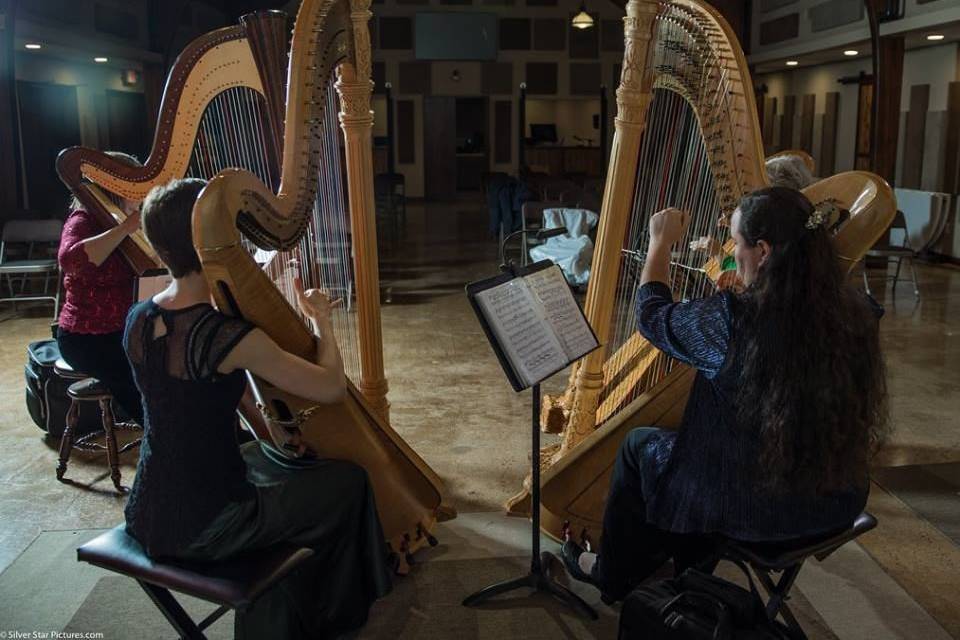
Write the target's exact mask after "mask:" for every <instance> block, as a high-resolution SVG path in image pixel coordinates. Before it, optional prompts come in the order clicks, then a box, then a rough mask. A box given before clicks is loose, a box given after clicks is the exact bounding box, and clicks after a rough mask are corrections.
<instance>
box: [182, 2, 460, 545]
mask: <svg viewBox="0 0 960 640" xmlns="http://www.w3.org/2000/svg"><path fill="white" fill-rule="evenodd" d="M369 5H370V0H304V2H302V3H301V5H300V9H299V13H298V14H297V18H296V23H295V26H294V30H293V37H292V42H291V48H290V58H289V68H288V73H287V89H286V91H287V92H286V101H285V112H284V114H283V120H282V121H283V122H284V123H285V125H284V128H283V132H282V135H283V137H282V144H281V145H280V149H282V153H281V158H280V161H281V162H280V167H281V171H280V174H279V178H280V179H279V181H278V182H276V183H273V184H271V183H270V182H267V181H265V180H263V179H262V177H261V176H259V175H257V174H256V172H253V171H251V170H249V169H246V168H243V167H242V166H240V167H237V168H227V169H224V170H222V171H220V172H219V173H217V175H216V176H215V177H213V179H212V180H211V181H210V182H209V184H208V185H207V187H206V188H205V189H204V190H203V191H202V192H201V194H200V196H199V198H198V200H197V202H196V205H195V207H194V212H193V230H194V244H195V246H196V248H197V252H198V254H199V256H200V260H201V262H202V264H203V269H204V275H205V277H206V279H207V281H208V282H209V284H210V288H211V290H212V291H213V295H214V298H215V301H216V304H217V306H218V307H219V309H220V310H221V311H222V312H224V313H227V314H230V315H235V316H242V317H243V318H245V319H247V320H248V321H250V322H252V323H253V324H255V325H256V326H258V327H259V328H260V329H262V330H263V331H264V332H266V333H267V334H268V335H269V336H270V337H271V338H273V339H274V340H275V341H276V342H277V343H278V344H279V345H280V346H281V347H282V348H283V349H285V350H287V351H290V352H292V353H295V354H297V355H299V356H301V357H304V358H312V357H313V356H314V354H315V342H314V340H315V339H314V336H313V334H312V332H311V331H310V330H309V329H308V328H307V326H306V324H305V323H304V320H303V318H301V317H300V315H299V314H298V312H297V311H295V309H294V306H293V305H291V303H290V302H289V301H290V300H292V297H293V291H292V287H291V277H292V276H298V277H300V278H301V279H302V280H303V282H304V285H305V286H307V287H311V286H313V287H320V286H326V287H327V288H335V287H338V288H340V291H338V292H335V293H336V295H340V296H342V297H343V298H344V300H345V301H347V303H348V304H347V305H345V307H349V311H348V310H347V309H342V310H340V311H339V312H338V314H337V316H335V318H334V321H335V323H339V325H338V327H335V329H336V332H337V337H338V342H339V343H340V345H341V347H342V350H343V351H344V353H345V355H346V354H347V353H353V354H354V357H353V360H352V362H350V361H348V362H347V363H346V369H347V374H348V379H349V381H348V383H347V387H348V390H347V397H346V399H345V401H343V402H341V403H339V404H330V405H314V404H313V403H311V402H309V401H306V400H304V399H302V398H297V397H294V396H291V395H290V394H286V393H284V392H282V391H280V390H279V389H276V388H274V387H272V386H271V385H269V384H268V383H266V382H265V381H262V380H258V379H255V378H254V377H252V376H251V378H250V381H251V387H252V389H253V390H254V395H255V396H256V397H257V400H258V405H259V407H260V409H261V414H262V418H263V421H264V422H265V423H266V424H267V425H268V426H269V427H270V431H271V433H273V434H276V433H281V434H282V432H284V431H288V430H293V429H296V430H297V431H298V432H299V434H300V435H301V437H302V442H303V443H304V444H306V445H307V447H308V448H309V449H310V450H311V451H313V452H315V453H316V454H318V455H320V456H323V457H326V458H336V459H344V460H350V461H353V462H355V463H357V464H359V465H360V466H362V467H364V468H365V469H366V470H367V472H368V474H369V476H370V479H371V482H372V484H373V487H374V491H375V493H376V497H377V506H378V509H379V513H380V520H381V523H382V525H383V529H384V533H385V535H386V538H387V541H388V542H389V543H390V545H391V547H392V548H393V550H394V551H395V552H397V553H398V556H399V557H400V558H401V559H403V558H405V557H406V555H407V554H409V553H411V552H412V551H413V550H415V549H416V548H417V547H418V546H420V545H422V544H424V543H427V542H434V541H433V538H432V536H431V535H430V531H431V529H432V528H433V526H434V524H435V522H436V520H437V518H438V517H440V516H448V515H452V514H450V512H449V511H447V510H445V509H441V501H442V488H441V482H440V480H439V478H438V477H437V475H436V474H435V473H434V472H433V470H432V469H431V468H430V467H429V466H428V465H427V464H426V463H425V462H424V461H423V460H422V459H421V458H420V457H419V456H418V455H417V454H416V453H415V452H414V451H413V450H412V449H411V448H410V447H409V446H408V445H407V443H406V442H404V440H403V439H402V438H401V437H400V436H399V435H398V434H397V433H396V431H394V429H393V428H392V427H391V426H390V424H389V422H388V410H387V401H386V391H387V382H386V379H385V377H384V373H383V355H382V338H381V328H380V303H379V276H378V269H377V248H376V233H375V227H374V191H373V164H372V153H373V150H372V137H371V136H372V125H373V115H372V112H371V110H370V105H371V91H372V82H371V81H370V71H371V55H370V40H369V38H370V34H369V30H368V26H367V22H368V20H369V18H370V16H371V13H370V11H369ZM251 242H252V243H253V244H254V245H255V246H256V247H257V249H258V252H257V253H252V252H251V251H250V248H249V247H248V246H247V245H248V244H249V243H251ZM258 253H259V254H267V255H268V259H267V260H266V262H267V264H268V265H269V266H268V268H266V269H265V268H264V267H263V265H261V264H260V262H263V260H262V259H261V260H258V259H257V257H258ZM343 273H348V277H346V278H344V277H341V276H342V274H343ZM351 344H353V345H355V346H356V348H355V349H354V348H351V347H350V345H351ZM345 360H347V358H346V357H345ZM275 443H276V444H277V445H278V446H277V448H278V450H280V451H282V450H283V438H282V437H281V438H275ZM401 562H402V560H401Z"/></svg>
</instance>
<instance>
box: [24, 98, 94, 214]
mask: <svg viewBox="0 0 960 640" xmlns="http://www.w3.org/2000/svg"><path fill="white" fill-rule="evenodd" d="M17 97H18V102H19V104H18V106H19V110H20V132H21V140H22V141H23V142H22V144H23V173H24V176H25V177H26V185H27V193H26V200H27V202H25V203H24V204H25V205H26V206H27V208H29V209H31V210H34V211H39V212H41V213H43V214H46V215H54V214H59V213H61V212H63V210H64V209H65V208H66V206H67V199H68V196H69V193H68V192H67V188H66V187H64V186H63V183H62V182H60V178H58V177H57V171H56V166H55V163H56V160H57V154H59V153H60V151H62V150H63V149H65V148H67V147H72V146H74V145H78V144H80V118H79V115H78V112H77V90H76V87H68V86H64V85H57V84H46V83H38V82H24V81H20V82H18V83H17Z"/></svg>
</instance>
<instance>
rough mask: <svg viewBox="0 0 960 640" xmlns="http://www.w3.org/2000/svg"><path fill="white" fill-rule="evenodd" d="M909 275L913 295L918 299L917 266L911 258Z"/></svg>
mask: <svg viewBox="0 0 960 640" xmlns="http://www.w3.org/2000/svg"><path fill="white" fill-rule="evenodd" d="M910 277H911V278H913V295H914V296H915V297H916V298H917V299H918V300H919V299H920V285H919V283H918V282H917V268H916V266H914V264H913V258H910Z"/></svg>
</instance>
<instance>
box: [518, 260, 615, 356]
mask: <svg viewBox="0 0 960 640" xmlns="http://www.w3.org/2000/svg"><path fill="white" fill-rule="evenodd" d="M524 280H525V281H526V282H527V285H528V286H529V287H530V290H531V291H532V292H533V295H534V296H535V297H536V298H537V299H538V300H539V301H540V304H542V305H543V308H544V310H545V312H546V316H547V320H548V321H549V322H550V324H551V325H552V327H553V330H554V332H555V333H556V334H557V337H558V338H559V339H560V342H561V344H562V345H563V348H564V351H565V353H566V356H567V360H568V361H573V360H577V359H578V358H581V357H583V356H584V355H586V354H587V353H589V352H590V351H593V350H594V349H596V347H597V339H596V337H595V336H594V335H593V331H591V330H590V325H589V324H587V321H586V318H584V317H583V312H582V311H580V307H579V306H578V305H577V301H576V300H574V298H573V294H571V293H570V287H569V286H567V281H566V279H565V278H564V277H563V272H561V271H560V269H559V268H557V267H551V268H549V269H543V270H541V271H536V272H534V273H531V274H530V275H528V276H525V277H524Z"/></svg>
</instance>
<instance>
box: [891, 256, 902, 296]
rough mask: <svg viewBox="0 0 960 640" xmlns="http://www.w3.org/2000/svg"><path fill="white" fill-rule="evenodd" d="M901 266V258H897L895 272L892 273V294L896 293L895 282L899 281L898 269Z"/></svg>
mask: <svg viewBox="0 0 960 640" xmlns="http://www.w3.org/2000/svg"><path fill="white" fill-rule="evenodd" d="M901 266H903V258H897V270H896V271H894V272H893V292H894V293H896V292H897V281H898V280H899V279H900V267H901Z"/></svg>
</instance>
